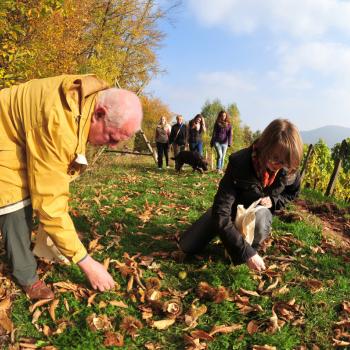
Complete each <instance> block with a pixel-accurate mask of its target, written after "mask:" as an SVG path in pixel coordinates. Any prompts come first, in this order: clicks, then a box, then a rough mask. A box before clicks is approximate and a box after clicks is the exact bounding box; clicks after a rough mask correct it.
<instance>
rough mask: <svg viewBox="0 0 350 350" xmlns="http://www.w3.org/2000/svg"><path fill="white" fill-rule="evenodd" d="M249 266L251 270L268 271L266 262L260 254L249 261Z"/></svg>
mask: <svg viewBox="0 0 350 350" xmlns="http://www.w3.org/2000/svg"><path fill="white" fill-rule="evenodd" d="M247 265H248V267H249V268H250V269H251V270H256V271H262V270H265V269H266V267H265V263H264V260H263V259H262V257H261V256H260V255H259V254H258V253H256V254H255V255H253V256H252V257H251V258H250V259H248V261H247Z"/></svg>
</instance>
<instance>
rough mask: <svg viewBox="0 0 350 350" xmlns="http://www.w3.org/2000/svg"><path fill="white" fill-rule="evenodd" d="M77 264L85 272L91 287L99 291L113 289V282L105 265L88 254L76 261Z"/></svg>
mask: <svg viewBox="0 0 350 350" xmlns="http://www.w3.org/2000/svg"><path fill="white" fill-rule="evenodd" d="M78 266H79V267H80V268H81V270H82V271H83V272H84V273H85V275H86V277H87V278H88V280H89V282H90V284H91V286H92V288H93V289H98V290H99V291H101V292H104V291H105V290H109V289H113V288H114V285H115V282H114V280H113V278H112V276H111V275H110V274H109V273H108V272H107V270H106V269H105V267H104V266H103V265H102V264H100V263H99V262H98V261H96V260H94V259H93V258H92V257H91V256H90V255H88V256H87V257H86V258H85V259H83V260H82V261H80V262H78Z"/></svg>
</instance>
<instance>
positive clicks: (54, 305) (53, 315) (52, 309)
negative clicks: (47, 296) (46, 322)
mask: <svg viewBox="0 0 350 350" xmlns="http://www.w3.org/2000/svg"><path fill="white" fill-rule="evenodd" d="M59 302H60V300H59V299H55V300H53V301H52V303H51V305H50V308H49V314H50V316H51V318H52V321H56V313H55V311H56V308H57V306H58V304H59Z"/></svg>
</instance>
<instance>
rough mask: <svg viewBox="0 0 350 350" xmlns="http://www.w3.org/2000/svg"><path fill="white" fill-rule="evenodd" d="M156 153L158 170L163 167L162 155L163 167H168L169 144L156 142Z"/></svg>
mask: <svg viewBox="0 0 350 350" xmlns="http://www.w3.org/2000/svg"><path fill="white" fill-rule="evenodd" d="M157 153H158V168H162V167H163V154H164V158H165V165H166V166H168V165H169V144H168V143H161V142H157Z"/></svg>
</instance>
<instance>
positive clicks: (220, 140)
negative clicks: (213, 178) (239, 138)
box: [210, 111, 232, 174]
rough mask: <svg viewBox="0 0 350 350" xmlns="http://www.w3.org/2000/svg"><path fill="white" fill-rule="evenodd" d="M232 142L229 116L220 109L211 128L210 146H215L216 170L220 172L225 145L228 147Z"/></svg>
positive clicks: (223, 161)
mask: <svg viewBox="0 0 350 350" xmlns="http://www.w3.org/2000/svg"><path fill="white" fill-rule="evenodd" d="M231 143H232V126H231V123H230V120H229V117H228V115H227V113H226V112H225V111H220V112H219V114H218V116H217V118H216V121H215V124H214V129H213V135H212V137H211V141H210V146H211V147H215V150H216V153H217V158H216V170H217V171H218V173H220V174H222V172H223V170H222V169H223V167H224V163H225V155H226V151H227V147H230V146H231Z"/></svg>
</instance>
